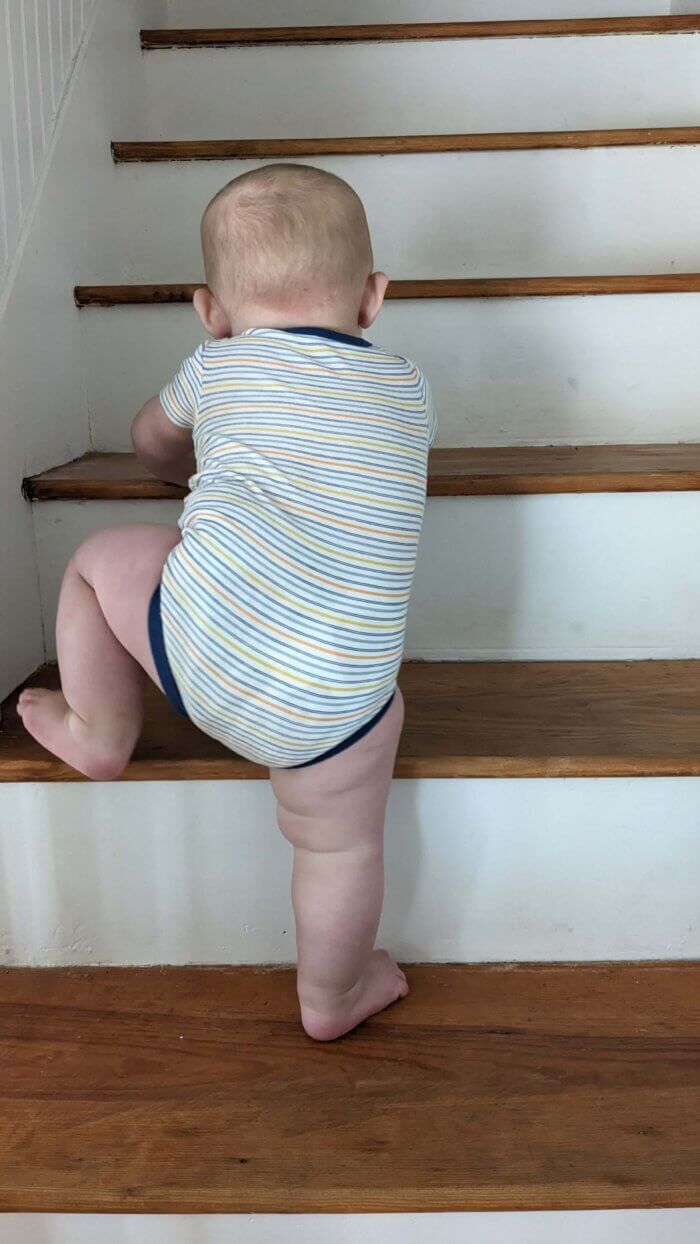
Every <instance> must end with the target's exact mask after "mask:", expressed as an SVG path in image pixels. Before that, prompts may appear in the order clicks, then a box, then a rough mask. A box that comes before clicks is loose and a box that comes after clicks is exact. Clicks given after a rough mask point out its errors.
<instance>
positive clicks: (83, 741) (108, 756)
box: [17, 687, 131, 782]
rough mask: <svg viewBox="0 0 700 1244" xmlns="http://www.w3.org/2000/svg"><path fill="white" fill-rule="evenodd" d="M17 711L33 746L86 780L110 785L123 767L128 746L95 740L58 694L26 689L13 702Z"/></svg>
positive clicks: (127, 753) (37, 688)
mask: <svg viewBox="0 0 700 1244" xmlns="http://www.w3.org/2000/svg"><path fill="white" fill-rule="evenodd" d="M17 712H18V713H19V715H20V717H21V718H22V721H23V723H24V726H25V729H27V730H28V731H29V733H30V734H31V735H32V736H33V738H35V739H36V741H37V743H41V745H42V747H46V748H47V749H48V750H49V751H50V752H53V754H54V756H58V758H59V760H65V762H66V764H69V765H71V767H72V768H73V769H77V770H78V772H79V773H84V774H85V776H86V777H89V778H93V779H95V780H96V781H103V782H110V781H114V779H115V778H118V777H119V776H120V774H121V773H122V772H123V770H124V768H125V767H126V764H127V762H128V760H129V756H130V754H131V749H130V746H129V745H126V746H125V744H124V742H123V741H122V740H120V739H119V738H117V737H114V738H110V737H105V738H98V737H96V735H95V731H94V730H90V729H88V727H87V726H86V724H85V722H84V721H82V720H81V718H80V717H78V715H77V713H74V712H73V710H72V709H71V708H70V707H69V705H68V703H67V702H66V698H65V696H64V695H63V692H62V691H47V690H46V689H45V688H44V687H29V688H28V689H27V690H26V691H23V692H22V694H21V695H20V697H19V700H18V701H17Z"/></svg>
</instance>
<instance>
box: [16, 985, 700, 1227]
mask: <svg viewBox="0 0 700 1244" xmlns="http://www.w3.org/2000/svg"><path fill="white" fill-rule="evenodd" d="M408 973H409V980H410V985H411V992H410V994H409V996H408V997H407V998H406V999H405V1000H403V1001H402V1002H401V1003H399V1004H398V1005H397V1006H394V1007H391V1008H389V1009H388V1010H387V1011H384V1012H383V1013H382V1014H380V1015H377V1016H375V1017H373V1018H372V1019H371V1020H369V1021H368V1022H366V1023H365V1024H364V1025H362V1027H360V1028H359V1029H357V1030H356V1031H355V1032H354V1033H353V1034H351V1035H350V1036H348V1037H346V1038H345V1039H344V1040H343V1041H342V1042H341V1043H339V1044H336V1045H334V1046H328V1047H324V1048H321V1047H319V1046H317V1045H314V1044H313V1043H312V1042H311V1041H309V1040H308V1039H307V1038H306V1037H305V1036H304V1033H303V1032H302V1030H301V1027H300V1024H299V1021H298V1011H297V1000H296V990H295V976H294V972H293V971H290V970H289V969H275V970H264V969H263V970H261V969H260V968H255V967H234V968H230V967H165V968H163V967H154V968H94V967H71V968H60V969H42V968H40V969H37V968H34V969H26V968H10V969H6V970H5V971H2V972H0V1037H1V1039H2V1048H3V1058H2V1060H0V1095H1V1096H2V1100H3V1110H2V1114H1V1116H0V1146H1V1148H2V1154H3V1160H2V1163H1V1164H0V1212H3V1213H13V1212H15V1213H16V1212H34V1213H57V1212H63V1213H67V1212H75V1213H79V1212H90V1213H128V1212H130V1213H139V1212H141V1213H199V1214H202V1213H213V1212H219V1213H230V1214H236V1213H239V1214H241V1213H246V1214H253V1213H298V1214H302V1213H318V1212H326V1213H329V1212H331V1213H341V1212H343V1213H356V1214H357V1213H362V1212H372V1211H385V1212H386V1211H396V1212H404V1213H406V1212H420V1211H430V1210H432V1211H449V1210H452V1211H465V1212H466V1211H477V1210H492V1211H506V1210H518V1209H519V1210H558V1209H559V1210H561V1209H569V1210H574V1209H578V1210H585V1209H589V1210H593V1209H625V1208H627V1209H631V1208H648V1209H651V1208H654V1207H659V1208H660V1207H672V1206H673V1207H677V1208H680V1207H683V1206H688V1207H690V1206H695V1205H697V1196H698V1179H697V1154H698V1149H699V1148H700V1124H699V1122H698V1120H699V1119H700V1110H699V1109H698V1106H699V1105H700V1100H699V1090H698V1077H697V1063H698V1054H699V1052H700V1030H699V1025H698V1008H697V1006H696V1005H694V1004H693V1000H694V999H695V998H696V997H697V994H698V984H699V980H700V965H699V964H697V963H693V962H692V961H689V962H636V963H632V962H626V963H625V962H612V963H536V964H515V965H514V964H481V965H474V964H452V965H449V964H448V965H439V964H424V965H416V966H413V967H409V968H408ZM38 1075H39V1077H40V1078H39V1079H38V1080H37V1076H38Z"/></svg>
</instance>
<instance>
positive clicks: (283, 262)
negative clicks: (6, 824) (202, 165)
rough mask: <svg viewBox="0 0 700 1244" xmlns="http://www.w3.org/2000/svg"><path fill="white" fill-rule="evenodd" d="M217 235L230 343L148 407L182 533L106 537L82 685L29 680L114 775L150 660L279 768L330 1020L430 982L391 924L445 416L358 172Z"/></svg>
mask: <svg viewBox="0 0 700 1244" xmlns="http://www.w3.org/2000/svg"><path fill="white" fill-rule="evenodd" d="M202 247H203V251H204V264H205V271H206V279H207V286H206V288H203V289H199V290H197V293H196V294H195V299H194V304H195V308H196V310H197V312H198V314H199V317H200V319H201V321H202V324H203V325H204V327H205V329H206V332H207V334H208V336H209V337H210V338H211V340H208V341H207V343H206V344H205V345H203V346H200V347H199V349H198V350H196V351H195V353H194V354H193V355H192V356H191V358H188V359H186V361H185V362H184V363H183V365H182V367H181V369H180V371H179V372H178V374H177V375H176V376H175V378H174V379H173V380H172V381H171V383H170V384H168V385H166V387H165V388H164V389H163V391H162V392H161V394H160V396H158V397H152V398H151V399H150V400H149V401H148V402H147V403H146V405H145V406H144V407H143V409H142V410H141V411H140V412H139V414H138V415H137V416H136V419H135V420H134V424H133V428H132V438H133V443H134V448H135V450H136V453H137V454H138V457H139V458H140V460H141V462H143V463H144V464H145V465H146V466H147V467H148V468H150V470H151V471H153V472H154V473H155V474H156V475H157V476H159V477H160V478H162V479H164V480H170V481H174V482H177V483H181V484H189V490H190V491H189V495H188V497H187V500H186V502H185V506H184V511H183V515H182V519H181V522H180V530H178V529H177V528H173V527H167V526H161V525H156V524H152V525H151V524H149V525H142V526H130V527H118V528H114V529H112V530H108V531H101V532H99V533H97V534H96V535H94V536H92V537H91V538H90V539H88V540H86V542H85V543H84V544H83V545H82V546H81V547H80V548H79V549H78V551H77V553H76V554H75V556H74V557H73V559H72V561H71V562H70V564H69V566H68V569H67V571H66V575H65V578H64V581H63V587H62V591H61V598H60V602H59V608H58V619H57V625H56V630H57V645H58V660H59V667H60V673H61V688H62V689H61V691H54V692H52V691H46V690H42V689H33V690H28V691H25V692H23V694H22V696H21V697H20V701H19V711H20V713H21V715H22V718H23V721H24V724H25V726H26V728H27V730H29V732H30V733H31V734H32V735H34V737H35V738H36V739H38V741H39V742H40V743H42V744H43V745H44V746H45V747H47V748H49V750H50V751H52V752H54V753H55V754H56V755H57V756H60V757H61V759H63V760H64V761H66V762H67V763H68V764H70V765H72V766H73V767H74V768H75V769H78V770H79V771H80V772H81V773H84V774H85V775H86V776H87V777H90V778H95V779H101V780H103V781H112V780H114V779H116V778H118V777H119V776H120V774H121V773H122V771H123V770H124V768H125V766H126V765H127V763H128V761H129V759H130V757H131V754H132V752H133V749H134V747H135V745H136V742H137V739H138V737H139V732H140V730H141V725H142V721H143V704H144V691H145V685H146V680H147V676H148V677H149V678H151V679H152V681H153V682H154V683H156V685H157V686H158V687H160V688H161V690H162V691H163V692H165V694H166V696H168V698H169V699H170V701H171V703H172V704H173V706H174V707H175V708H176V709H177V711H178V712H180V713H182V714H184V715H186V716H187V717H189V718H190V719H191V720H192V721H193V722H194V723H195V724H196V725H197V726H198V727H199V728H200V729H201V730H203V731H204V732H205V733H206V734H208V735H211V736H212V737H214V738H216V739H219V740H221V741H222V742H223V743H225V744H226V745H227V746H229V747H231V748H232V749H234V750H235V751H237V752H239V753H240V754H241V755H243V756H246V757H248V758H250V759H251V760H255V761H258V762H260V763H261V764H264V765H266V766H268V767H269V768H270V775H271V781H272V787H273V790H274V793H275V796H276V799H277V805H278V819H279V825H280V828H281V830H282V832H283V834H284V835H285V837H286V838H287V839H288V840H289V841H290V842H291V844H292V845H293V847H294V878H293V901H294V911H295V916H296V925H297V947H298V992H299V1001H300V1006H301V1016H302V1022H303V1025H304V1028H305V1029H306V1032H307V1033H308V1034H309V1035H310V1036H311V1037H314V1038H316V1039H318V1040H322V1041H327V1040H333V1039H334V1038H335V1037H339V1036H341V1035H342V1034H343V1033H345V1032H348V1031H349V1030H350V1029H351V1028H354V1027H355V1026H356V1025H357V1024H359V1023H361V1022H362V1020H364V1019H366V1018H367V1017H368V1016H369V1015H373V1014H375V1013H376V1012H378V1011H381V1010H383V1008H384V1007H386V1006H389V1005H390V1004H391V1003H392V1002H395V1001H396V1000H397V999H398V998H402V997H404V996H405V995H406V993H407V992H408V985H407V983H406V978H405V977H404V975H403V973H402V972H401V971H400V969H399V968H398V967H397V965H396V964H395V963H394V962H393V961H392V960H391V959H390V958H389V956H388V955H387V954H386V953H385V952H384V951H380V950H374V942H375V938H376V935H377V929H378V925H379V917H380V913H381V906H382V898H383V888H384V871H383V825H384V814H385V807H386V801H387V796H388V792H389V786H390V783H391V777H392V771H393V766H394V760H395V756H396V749H397V746H398V742H399V736H400V734H401V728H402V724H403V701H402V698H401V692H400V691H399V690H398V688H397V685H396V678H397V674H398V670H399V666H400V663H401V656H402V651H403V645H404V632H405V623H406V609H407V606H408V599H409V594H410V589H411V582H412V578H413V571H414V566H415V561H416V552H417V548H418V540H419V537H420V531H421V525H422V520H423V511H424V507H425V484H426V469H427V458H428V447H429V444H430V443H431V440H432V437H433V432H434V416H433V413H432V406H431V402H430V396H429V391H428V387H427V384H426V381H425V379H424V377H423V375H422V373H421V372H420V371H419V369H418V368H417V367H415V366H414V365H413V364H412V363H410V362H409V361H408V360H407V359H405V358H401V357H399V356H396V355H393V354H387V353H385V352H384V351H383V350H380V349H377V348H376V347H374V346H373V345H372V344H371V343H370V342H369V341H366V340H365V339H364V338H363V336H362V329H365V328H369V326H370V325H371V324H372V323H373V321H374V319H375V317H376V315H377V313H378V312H379V309H380V307H381V305H382V301H383V298H384V294H385V291H386V287H387V278H386V276H384V275H383V273H381V272H374V271H373V267H372V264H373V261H372V247H371V243H370V237H369V230H368V226H367V220H366V217H365V213H364V209H363V207H362V204H361V202H360V200H359V198H358V197H357V195H356V194H355V192H354V191H353V190H351V188H350V187H349V186H348V185H347V184H346V183H345V182H343V181H341V180H340V178H338V177H334V176H332V175H331V174H329V173H324V172H322V171H321V170H319V169H315V168H307V167H303V166H295V165H284V164H279V165H271V166H269V167H267V168H263V169H260V170H257V171H254V172H250V173H246V174H245V175H244V176H242V177H238V178H236V179H235V180H234V181H232V182H230V183H229V185H227V186H224V188H223V190H221V191H220V192H219V193H218V194H217V195H216V196H215V198H214V199H212V201H211V203H210V204H209V206H208V207H207V209H206V212H205V213H204V218H203V221H202Z"/></svg>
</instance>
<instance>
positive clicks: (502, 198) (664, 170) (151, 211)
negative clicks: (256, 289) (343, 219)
mask: <svg viewBox="0 0 700 1244" xmlns="http://www.w3.org/2000/svg"><path fill="white" fill-rule="evenodd" d="M298 162H299V163H302V164H309V163H310V164H315V165H318V166H319V167H321V168H325V169H327V170H328V171H329V172H332V173H336V174H338V175H339V176H340V177H344V178H345V179H346V180H348V181H349V182H350V183H351V185H353V186H354V187H355V189H356V190H357V191H358V193H359V194H360V195H361V197H362V199H363V201H364V203H365V206H366V208H367V212H368V216H369V220H370V226H371V229H372V234H373V240H374V250H375V260H376V263H377V266H379V267H382V268H384V269H385V270H386V271H387V272H388V273H389V274H390V275H391V276H393V277H394V278H416V279H421V278H425V279H431V278H439V277H446V278H449V277H455V276H560V275H562V274H566V275H571V276H573V275H598V274H600V273H606V272H615V273H620V274H624V273H637V272H669V271H674V270H675V271H677V272H681V271H690V272H692V271H697V270H698V269H700V242H699V240H698V235H697V231H696V230H692V229H689V228H688V220H689V219H692V217H693V214H694V212H695V209H696V204H697V202H698V198H699V197H700V147H645V148H629V147H622V148H614V149H595V150H591V149H588V150H580V151H579V150H577V151H521V152H484V153H479V154H461V153H449V154H441V155H403V156H388V157H379V156H334V157H327V156H326V157H315V158H313V159H308V160H300V161H298ZM261 163H265V162H264V161H262V162H261V161H248V160H246V161H240V160H226V161H218V160H217V161H213V162H198V163H187V162H175V163H170V164H154V165H147V166H144V165H139V164H136V165H124V166H119V167H118V168H117V169H116V170H115V177H114V195H113V198H112V203H111V209H110V210H111V217H110V221H111V232H110V240H109V243H108V245H107V246H106V247H105V248H104V250H103V252H102V254H101V255H99V256H97V255H96V256H95V261H94V267H93V268H92V270H91V272H90V273H89V277H90V281H91V282H94V283H99V282H104V283H105V284H109V283H112V282H114V281H115V280H116V279H119V280H121V281H133V282H138V283H146V284H147V283H149V282H154V283H157V282H160V281H199V280H201V279H202V259H201V252H200V247H199V219H200V217H201V214H202V211H203V208H204V206H205V205H206V203H207V202H208V200H209V198H210V197H211V196H212V195H213V194H215V193H216V191H217V190H218V189H219V188H220V187H221V186H222V185H223V184H224V183H225V182H226V181H227V180H229V179H230V178H232V177H235V176H237V175H238V174H239V173H242V172H246V171H248V170H249V169H253V168H259V167H260V166H261ZM163 203H168V205H169V207H168V211H167V212H163V210H162V206H163ZM409 203H410V207H411V210H410V212H407V211H406V205H407V204H409ZM436 222H438V224H437V227H436ZM115 274H116V275H115Z"/></svg>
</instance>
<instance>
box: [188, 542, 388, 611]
mask: <svg viewBox="0 0 700 1244" xmlns="http://www.w3.org/2000/svg"><path fill="white" fill-rule="evenodd" d="M197 535H198V538H199V539H200V540H201V542H202V544H205V545H206V546H207V548H208V549H209V550H210V551H211V552H213V553H215V554H216V556H217V557H218V558H219V560H220V561H224V562H228V563H229V565H231V566H233V567H235V569H236V570H237V571H238V572H239V574H240V575H241V577H242V578H243V579H245V580H247V582H248V583H254V584H255V586H256V587H258V588H261V589H262V590H263V591H264V593H265V594H266V595H267V596H271V597H272V598H273V599H274V600H278V601H280V602H281V603H282V604H284V605H292V606H293V607H294V608H295V609H298V611H299V612H300V613H305V614H306V615H307V617H311V618H320V619H322V620H323V621H324V622H332V623H334V624H336V625H338V624H340V625H341V626H348V627H351V628H352V629H353V630H354V631H356V632H357V631H376V633H377V634H379V635H391V633H392V631H395V630H397V623H396V622H393V621H392V622H390V623H386V622H384V623H382V622H370V621H369V620H368V619H366V618H363V619H362V620H361V621H359V620H358V619H356V618H347V617H343V616H342V614H338V613H334V612H331V611H330V610H328V609H318V608H317V607H316V606H314V605H310V604H309V603H308V601H301V600H299V598H298V597H294V596H290V595H287V594H286V593H284V592H281V591H280V590H279V589H278V588H274V587H273V586H272V584H271V583H270V581H269V580H268V579H261V578H260V577H259V576H258V575H256V574H255V572H254V571H252V570H248V569H247V567H245V566H244V565H243V563H242V562H240V561H239V560H238V558H237V557H234V555H233V553H231V552H230V550H229V549H226V548H224V547H223V545H221V544H219V543H218V541H216V540H212V539H211V537H210V536H209V535H208V533H207V532H204V531H199V532H198V533H197ZM184 548H185V546H184V544H179V545H178V546H177V552H178V553H179V551H180V549H183V550H184Z"/></svg>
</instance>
